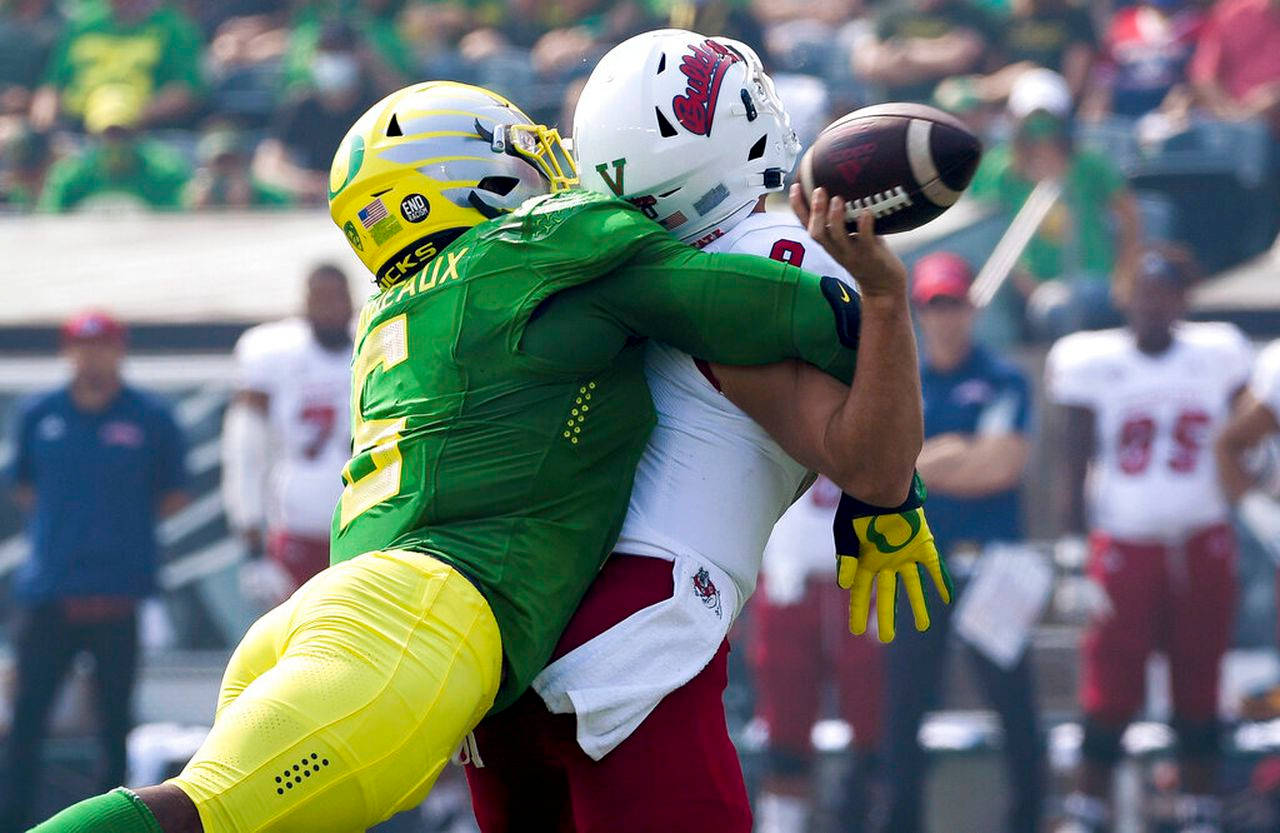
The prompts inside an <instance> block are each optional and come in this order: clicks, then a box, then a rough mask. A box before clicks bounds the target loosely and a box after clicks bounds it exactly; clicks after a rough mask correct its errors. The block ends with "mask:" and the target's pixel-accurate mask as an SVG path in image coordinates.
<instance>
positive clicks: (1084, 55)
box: [998, 0, 1098, 99]
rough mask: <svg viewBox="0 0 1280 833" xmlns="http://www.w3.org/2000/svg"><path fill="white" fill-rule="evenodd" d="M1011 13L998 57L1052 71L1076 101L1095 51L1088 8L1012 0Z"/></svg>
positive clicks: (1054, 0)
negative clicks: (1060, 77) (1065, 83)
mask: <svg viewBox="0 0 1280 833" xmlns="http://www.w3.org/2000/svg"><path fill="white" fill-rule="evenodd" d="M1011 11H1012V14H1011V15H1010V16H1009V18H1008V19H1007V20H1005V21H1003V24H1002V26H1001V40H1000V42H999V47H998V48H999V49H1000V51H1001V57H1003V58H1004V59H1005V60H1007V61H1009V62H1011V63H1012V64H1014V65H1017V64H1019V63H1021V64H1023V65H1024V66H1025V67H1032V66H1038V67H1044V68H1045V69H1051V70H1053V71H1054V72H1056V73H1058V74H1059V75H1061V76H1062V77H1063V78H1065V79H1067V87H1068V88H1069V89H1070V90H1071V94H1072V96H1073V98H1076V99H1078V98H1079V96H1080V94H1081V93H1082V92H1083V91H1084V86H1085V82H1086V81H1087V80H1088V78H1089V70H1090V69H1091V68H1092V67H1093V61H1094V58H1095V56H1096V55H1097V51H1098V36H1097V34H1096V33H1095V32H1094V30H1093V20H1092V18H1091V17H1090V16H1089V11H1088V9H1087V8H1085V7H1083V6H1079V5H1076V4H1074V3H1072V2H1070V0H1014V2H1013V7H1012V10H1011Z"/></svg>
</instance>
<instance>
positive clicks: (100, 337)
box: [0, 312, 187, 830]
mask: <svg viewBox="0 0 1280 833" xmlns="http://www.w3.org/2000/svg"><path fill="white" fill-rule="evenodd" d="M62 340H63V352H64V354H65V356H66V357H67V359H68V360H69V361H70V364H71V381H70V383H69V384H66V385H63V386H61V387H58V388H56V389H54V390H51V391H48V392H46V393H41V394H38V395H36V396H34V397H33V398H31V399H30V400H28V401H27V402H26V403H24V404H23V405H22V407H21V409H20V410H19V413H18V417H17V421H16V425H15V430H14V434H13V449H14V455H13V461H12V463H11V465H10V469H9V472H8V478H7V479H8V481H9V484H10V486H11V487H12V488H13V489H14V490H15V492H14V495H15V498H16V501H17V504H18V506H19V507H20V508H22V509H23V510H24V511H25V512H26V513H27V516H28V524H27V532H28V536H29V539H30V543H31V553H30V556H29V557H28V559H27V560H26V561H25V562H24V563H23V564H22V565H21V566H19V568H18V571H17V574H16V576H15V579H14V585H13V593H14V600H15V602H16V604H17V615H16V627H15V629H14V634H13V643H12V644H13V648H14V657H15V665H16V669H17V686H16V691H15V696H14V702H13V721H12V724H11V725H12V728H11V729H10V732H9V739H8V743H7V744H6V748H5V757H4V764H5V778H4V781H3V783H4V785H5V788H6V791H7V792H6V794H5V800H4V804H3V807H2V808H0V813H2V815H0V829H3V830H24V829H26V827H27V826H28V823H29V822H30V821H31V819H30V818H29V815H30V812H31V810H32V801H33V799H34V797H35V795H36V792H37V788H38V785H39V784H40V773H41V767H40V747H41V743H42V741H43V738H44V736H45V732H46V729H47V725H46V724H47V723H48V720H49V711H50V709H51V707H52V706H53V703H54V701H55V700H56V699H57V698H56V695H57V692H58V688H59V687H60V685H61V683H62V680H63V679H64V678H65V677H66V675H67V672H68V671H69V670H70V669H71V665H72V661H73V660H74V659H75V658H76V657H77V656H78V655H79V654H81V653H87V654H89V655H90V656H92V657H93V659H94V667H95V672H94V681H95V685H96V691H95V694H96V695H97V696H96V697H95V698H94V704H95V706H96V711H97V715H96V716H97V721H98V729H99V733H100V735H101V742H102V753H103V756H102V760H103V765H102V766H101V767H100V769H99V772H98V783H99V784H100V785H104V786H112V785H115V784H118V783H120V782H121V781H122V780H123V778H124V774H125V737H126V736H127V735H128V732H129V729H130V723H131V716H130V701H131V696H132V692H133V686H134V681H135V679H136V676H137V665H138V616H137V608H138V603H139V602H140V601H141V600H142V599H144V598H145V597H147V596H149V595H151V594H152V593H153V592H155V590H156V571H157V566H158V564H157V556H158V553H157V545H156V534H155V529H156V523H157V521H158V520H159V519H160V518H162V517H165V516H167V515H170V514H172V513H173V512H176V511H177V510H178V509H180V508H181V507H182V506H183V505H184V504H185V503H186V501H187V494H186V492H185V490H184V488H185V481H186V469H185V463H184V441H183V437H182V432H181V431H180V430H179V428H178V425H177V423H176V422H175V421H174V419H173V416H172V414H171V412H170V410H169V408H168V406H167V405H164V404H162V403H161V402H160V401H159V400H158V399H155V398H153V397H152V396H151V395H150V394H148V393H145V392H143V391H141V390H139V389H137V388H135V387H133V386H132V385H130V384H128V383H126V382H125V381H124V379H123V377H122V376H121V363H122V362H123V360H124V355H125V329H124V327H123V325H121V323H120V322H119V321H117V320H116V319H115V318H112V317H111V316H109V315H107V314H105V313H101V312H87V313H83V314H80V315H77V316H75V317H74V318H72V319H70V320H69V321H67V323H66V324H65V325H64V326H63V328H62Z"/></svg>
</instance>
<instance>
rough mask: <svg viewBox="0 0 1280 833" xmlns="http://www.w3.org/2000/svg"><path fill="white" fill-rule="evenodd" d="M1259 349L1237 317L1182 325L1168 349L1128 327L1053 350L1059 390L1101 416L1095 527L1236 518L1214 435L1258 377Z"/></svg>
mask: <svg viewBox="0 0 1280 833" xmlns="http://www.w3.org/2000/svg"><path fill="white" fill-rule="evenodd" d="M1251 360H1252V351H1251V349H1250V347H1249V343H1248V342H1247V341H1246V340H1245V337H1244V335H1243V334H1242V333H1241V332H1240V330H1239V329H1237V328H1236V327H1235V326H1234V325H1231V324H1218V323H1207V324H1191V323H1183V324H1179V325H1178V327H1177V329H1176V330H1175V331H1174V340H1173V344H1172V346H1170V348H1169V349H1168V350H1166V351H1165V352H1163V353H1161V354H1160V355H1158V356H1150V355H1147V354H1145V353H1143V352H1141V351H1139V350H1138V348H1137V346H1136V345H1135V344H1134V339H1133V336H1132V334H1131V333H1130V332H1129V331H1128V330H1104V331H1101V332H1084V333H1075V334H1073V335H1069V336H1067V337H1065V338H1063V339H1061V340H1060V341H1058V343H1057V344H1055V345H1054V346H1053V349H1052V350H1050V351H1049V358H1048V365H1047V367H1046V370H1045V373H1046V376H1047V382H1048V389H1049V396H1050V398H1051V399H1053V400H1054V401H1055V402H1058V403H1059V404H1063V405H1074V406H1079V407H1084V408H1088V409H1090V410H1092V411H1093V413H1094V416H1095V426H1096V427H1095V449H1096V451H1095V456H1094V459H1093V461H1092V463H1091V468H1090V473H1089V486H1088V488H1089V504H1090V516H1091V524H1092V526H1093V527H1094V528H1096V529H1099V530H1102V531H1104V532H1107V533H1110V534H1112V535H1115V536H1117V537H1120V538H1130V539H1137V540H1171V539H1179V538H1182V537H1184V536H1185V535H1187V534H1188V533H1190V532H1192V531H1193V530H1196V529H1199V528H1201V527H1205V526H1209V525H1211V524H1215V523H1220V522H1222V521H1224V520H1225V519H1226V517H1227V503H1226V499H1225V498H1224V497H1223V495H1222V490H1221V488H1220V487H1219V484H1218V470H1217V465H1216V463H1215V461H1214V456H1213V442H1214V439H1215V438H1216V436H1217V434H1218V432H1219V431H1220V430H1221V429H1222V426H1223V425H1224V424H1225V422H1226V419H1227V417H1228V416H1229V415H1230V407H1231V400H1232V397H1233V395H1234V394H1235V393H1236V392H1237V391H1238V390H1239V389H1240V388H1241V387H1242V386H1243V385H1244V383H1245V381H1246V380H1247V379H1248V375H1249V367H1250V363H1251Z"/></svg>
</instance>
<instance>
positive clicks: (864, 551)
mask: <svg viewBox="0 0 1280 833" xmlns="http://www.w3.org/2000/svg"><path fill="white" fill-rule="evenodd" d="M849 526H850V529H849V530H847V531H846V532H847V533H848V534H846V535H842V534H841V531H840V530H839V529H838V528H837V531H836V553H837V555H836V581H837V582H838V583H839V585H840V586H841V587H842V588H844V589H845V590H848V591H849V631H850V632H851V633H854V634H857V635H861V634H864V633H866V631H867V618H868V616H869V615H870V611H871V586H872V584H873V583H874V584H875V587H876V620H877V622H878V624H879V626H880V641H881V642H892V641H893V637H894V633H895V631H894V610H895V607H896V602H897V595H898V581H899V580H901V581H902V584H903V586H904V587H906V590H907V600H908V601H909V602H910V603H911V613H912V616H913V617H914V619H915V624H916V630H918V631H924V630H928V629H929V608H928V605H926V604H925V599H924V588H923V587H922V585H921V581H920V574H921V568H923V569H924V572H927V573H928V574H929V576H930V578H932V579H933V584H934V587H936V588H937V590H938V595H939V596H941V597H942V601H943V603H944V604H950V603H951V597H952V595H953V585H952V582H951V575H950V573H948V572H947V565H946V563H945V562H944V561H943V559H942V556H941V555H939V553H938V548H937V546H935V544H934V542H933V533H932V532H930V531H929V524H928V522H927V521H926V520H925V517H924V510H923V509H921V508H919V507H917V508H915V509H909V510H907V511H905V512H896V513H892V514H884V515H871V516H869V517H855V518H852V519H851V520H850V521H849ZM855 547H856V555H855V554H845V553H846V552H848V551H850V550H853V549H854V548H855Z"/></svg>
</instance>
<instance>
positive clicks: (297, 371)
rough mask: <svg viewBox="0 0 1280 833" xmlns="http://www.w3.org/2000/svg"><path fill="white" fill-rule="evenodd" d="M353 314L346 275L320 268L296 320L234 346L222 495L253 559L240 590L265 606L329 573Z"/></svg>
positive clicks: (345, 445) (344, 448)
mask: <svg viewBox="0 0 1280 833" xmlns="http://www.w3.org/2000/svg"><path fill="white" fill-rule="evenodd" d="M351 315H352V303H351V290H350V288H349V287H348V286H347V278H346V275H344V274H343V273H342V270H341V269H339V268H338V267H336V266H333V265H330V264H321V265H319V266H317V267H315V268H314V269H312V270H311V273H310V274H309V275H308V276H307V284H306V301H305V309H304V312H303V316H302V317H298V318H288V319H285V320H284V321H276V322H272V323H269V324H262V325H260V326H257V327H254V328H253V329H251V330H248V331H247V332H245V334H244V335H242V336H241V337H240V340H239V341H238V342H237V343H236V351H235V355H236V365H237V373H238V376H239V380H238V383H237V389H236V392H235V398H234V400H233V401H232V404H231V407H230V408H229V409H228V410H227V417H226V423H225V425H224V428H223V435H222V437H223V439H222V452H223V464H222V494H223V503H224V504H225V506H226V511H227V519H228V521H229V523H230V524H231V527H232V528H233V529H234V531H235V532H236V534H237V535H239V536H240V538H241V540H242V541H243V542H244V545H245V550H246V551H247V552H248V553H249V554H250V556H251V557H253V558H254V559H255V560H254V561H252V562H251V563H250V565H248V568H247V569H246V570H244V571H243V573H242V577H243V578H244V581H243V582H242V583H243V584H244V586H245V589H246V590H247V591H248V593H249V595H250V596H251V597H252V598H255V599H256V600H257V601H259V602H261V603H262V604H263V606H264V607H274V606H275V605H277V604H279V603H280V602H282V601H284V599H285V598H286V597H287V596H288V595H289V594H290V593H292V592H293V591H294V590H296V589H297V588H298V587H300V586H301V585H302V583H303V582H305V581H306V580H307V579H309V578H311V577H312V576H313V575H315V574H316V573H318V572H320V571H321V570H323V569H324V568H325V567H327V566H329V523H330V521H331V519H332V517H333V507H334V506H335V505H336V504H337V502H338V498H339V497H340V496H341V494H342V476H341V475H342V469H343V466H345V465H346V462H347V458H348V457H350V454H351V437H350V429H349V428H348V426H349V425H350V424H351V414H350V401H351ZM264 528H265V533H266V537H265V540H264V537H263V533H264ZM264 544H265V547H264ZM264 549H265V554H266V556H267V560H266V561H258V560H257V558H258V557H260V556H261V555H263V553H264Z"/></svg>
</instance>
